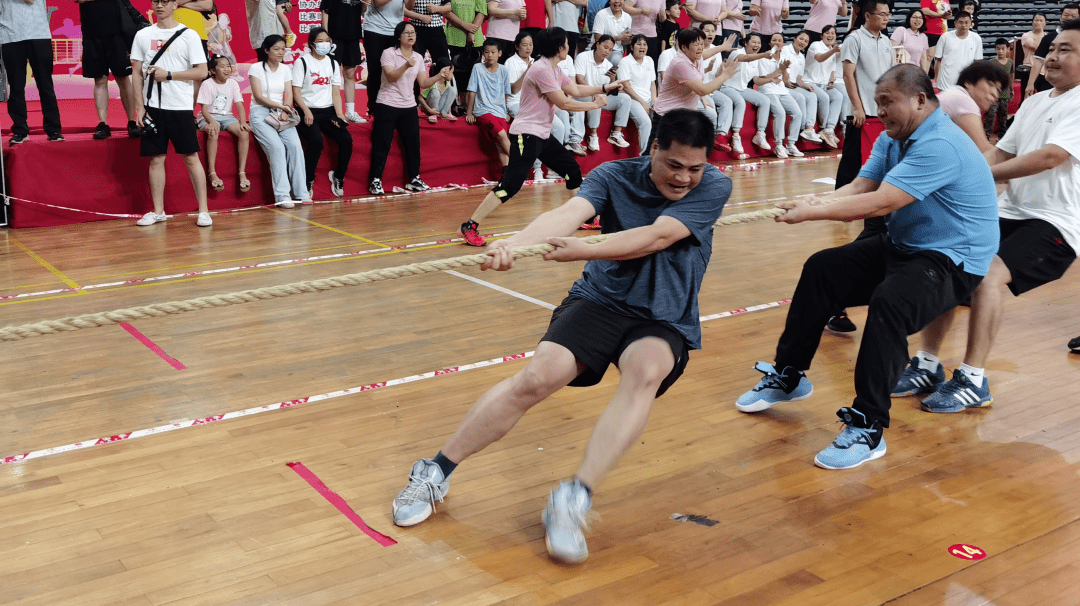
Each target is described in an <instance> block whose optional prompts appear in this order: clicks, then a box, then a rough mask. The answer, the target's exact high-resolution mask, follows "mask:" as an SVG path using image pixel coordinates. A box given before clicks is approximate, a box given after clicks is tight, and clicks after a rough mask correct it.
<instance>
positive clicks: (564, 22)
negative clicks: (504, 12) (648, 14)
mask: <svg viewBox="0 0 1080 606" xmlns="http://www.w3.org/2000/svg"><path fill="white" fill-rule="evenodd" d="M645 1H646V2H648V1H649V0H645ZM655 1H659V2H662V1H663V0H655ZM588 4H589V0H551V27H561V28H562V29H564V30H566V40H567V42H568V43H569V44H570V56H571V57H577V53H578V41H579V40H580V39H581V33H580V32H581V26H580V25H578V23H579V22H580V21H581V11H582V10H584V9H585V7H586V6H588Z"/></svg>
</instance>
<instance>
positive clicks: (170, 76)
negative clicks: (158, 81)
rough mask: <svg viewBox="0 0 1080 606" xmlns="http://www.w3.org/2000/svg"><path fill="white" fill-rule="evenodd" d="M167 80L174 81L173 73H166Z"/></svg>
mask: <svg viewBox="0 0 1080 606" xmlns="http://www.w3.org/2000/svg"><path fill="white" fill-rule="evenodd" d="M165 79H166V80H172V72H165Z"/></svg>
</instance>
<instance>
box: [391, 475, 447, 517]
mask: <svg viewBox="0 0 1080 606" xmlns="http://www.w3.org/2000/svg"><path fill="white" fill-rule="evenodd" d="M449 490H450V479H449V478H445V477H443V473H442V469H440V468H439V466H438V465H436V464H435V461H433V460H431V459H420V460H419V461H417V462H415V463H413V466H412V471H411V472H410V473H409V485H408V486H406V487H405V489H404V490H402V491H401V492H400V493H398V496H397V498H396V499H394V505H393V508H394V523H395V524H397V525H398V526H415V525H416V524H419V523H420V522H423V521H424V520H426V519H428V518H429V517H431V514H433V513H435V501H439V502H440V503H441V502H442V500H443V497H445V496H446V493H447V491H449Z"/></svg>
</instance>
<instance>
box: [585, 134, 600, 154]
mask: <svg viewBox="0 0 1080 606" xmlns="http://www.w3.org/2000/svg"><path fill="white" fill-rule="evenodd" d="M588 148H589V151H600V137H598V136H596V133H593V134H591V135H589V145H588Z"/></svg>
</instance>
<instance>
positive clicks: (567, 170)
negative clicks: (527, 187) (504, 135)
mask: <svg viewBox="0 0 1080 606" xmlns="http://www.w3.org/2000/svg"><path fill="white" fill-rule="evenodd" d="M537 158H539V159H540V161H541V162H543V163H544V164H546V165H547V167H548V168H550V169H551V170H553V171H555V172H557V173H559V175H560V176H562V178H563V179H566V189H577V188H578V187H581V167H580V166H578V163H577V160H575V159H574V154H572V153H570V150H568V149H566V148H565V147H563V146H562V144H561V143H559V142H558V141H556V140H555V137H548V138H547V139H541V138H540V137H537V136H536V135H510V161H509V162H508V163H507V164H506V166H504V167H503V172H502V180H501V181H499V183H498V185H496V186H495V189H493V190H492V191H494V192H495V195H496V196H498V197H499V200H502V201H503V202H506V201H507V200H509V199H510V198H513V197H514V195H515V194H516V193H518V191H520V190H521V185H522V184H523V183H525V180H526V179H528V178H529V174H530V173H531V172H532V167H533V162H535V161H536V159H537Z"/></svg>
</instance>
